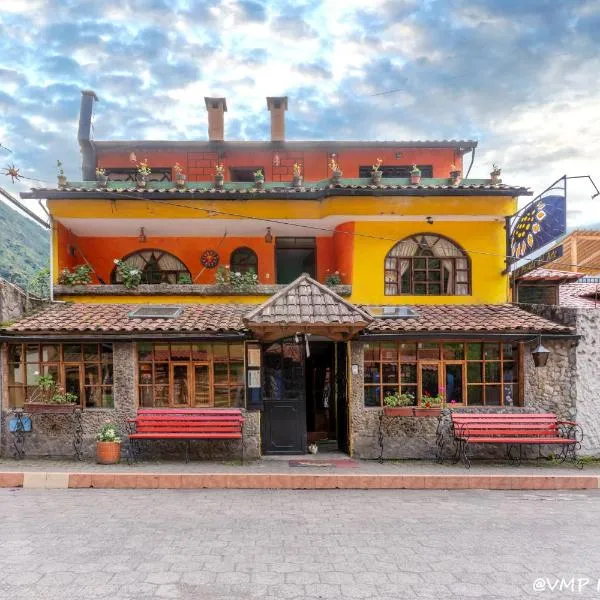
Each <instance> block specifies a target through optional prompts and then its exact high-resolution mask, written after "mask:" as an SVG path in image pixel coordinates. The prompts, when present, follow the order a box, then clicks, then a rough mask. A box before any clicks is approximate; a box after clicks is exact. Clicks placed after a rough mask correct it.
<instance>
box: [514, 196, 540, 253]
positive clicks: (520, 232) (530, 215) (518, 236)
mask: <svg viewBox="0 0 600 600" xmlns="http://www.w3.org/2000/svg"><path fill="white" fill-rule="evenodd" d="M545 208H546V205H545V204H544V202H541V201H540V202H538V203H537V204H535V205H533V206H531V207H530V208H529V209H528V210H526V211H525V212H524V213H523V214H522V215H521V216H520V217H519V220H518V221H517V224H516V225H515V228H514V230H513V234H512V242H511V251H512V255H513V257H515V258H521V257H522V256H525V255H526V254H527V253H528V252H529V251H530V250H531V249H532V248H533V246H534V243H535V236H536V235H537V234H538V233H540V231H542V226H541V222H542V221H543V220H544V219H545V218H546V211H545V210H544V209H545Z"/></svg>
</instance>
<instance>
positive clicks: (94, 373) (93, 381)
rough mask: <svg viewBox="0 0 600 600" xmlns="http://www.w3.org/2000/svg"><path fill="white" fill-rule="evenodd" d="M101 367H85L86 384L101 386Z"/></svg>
mask: <svg viewBox="0 0 600 600" xmlns="http://www.w3.org/2000/svg"><path fill="white" fill-rule="evenodd" d="M100 382H101V379H100V367H99V366H98V365H85V384H84V385H100Z"/></svg>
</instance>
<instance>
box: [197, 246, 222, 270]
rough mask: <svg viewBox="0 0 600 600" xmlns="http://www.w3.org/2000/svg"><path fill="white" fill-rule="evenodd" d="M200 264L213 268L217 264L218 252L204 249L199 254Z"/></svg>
mask: <svg viewBox="0 0 600 600" xmlns="http://www.w3.org/2000/svg"><path fill="white" fill-rule="evenodd" d="M200 262H201V263H202V266H203V267H205V268H207V269H214V268H215V267H216V266H217V265H218V264H219V253H218V252H217V251H216V250H205V251H204V252H203V253H202V255H201V256H200Z"/></svg>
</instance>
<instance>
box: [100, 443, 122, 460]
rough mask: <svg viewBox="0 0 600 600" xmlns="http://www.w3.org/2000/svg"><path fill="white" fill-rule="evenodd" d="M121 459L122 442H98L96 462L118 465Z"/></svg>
mask: <svg viewBox="0 0 600 600" xmlns="http://www.w3.org/2000/svg"><path fill="white" fill-rule="evenodd" d="M120 459H121V442H96V462H97V463H99V464H101V465H116V464H117V463H118V462H119V460H120Z"/></svg>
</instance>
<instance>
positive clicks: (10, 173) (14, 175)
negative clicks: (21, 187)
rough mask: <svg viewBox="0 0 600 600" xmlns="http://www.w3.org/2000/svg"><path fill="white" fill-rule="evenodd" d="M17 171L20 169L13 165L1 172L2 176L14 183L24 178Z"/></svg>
mask: <svg viewBox="0 0 600 600" xmlns="http://www.w3.org/2000/svg"><path fill="white" fill-rule="evenodd" d="M19 171H20V169H18V168H17V167H15V165H7V166H6V168H5V169H3V170H2V175H6V176H7V177H10V178H11V182H12V183H14V182H15V181H19V180H20V179H23V178H24V177H23V175H21V173H20V172H19Z"/></svg>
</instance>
